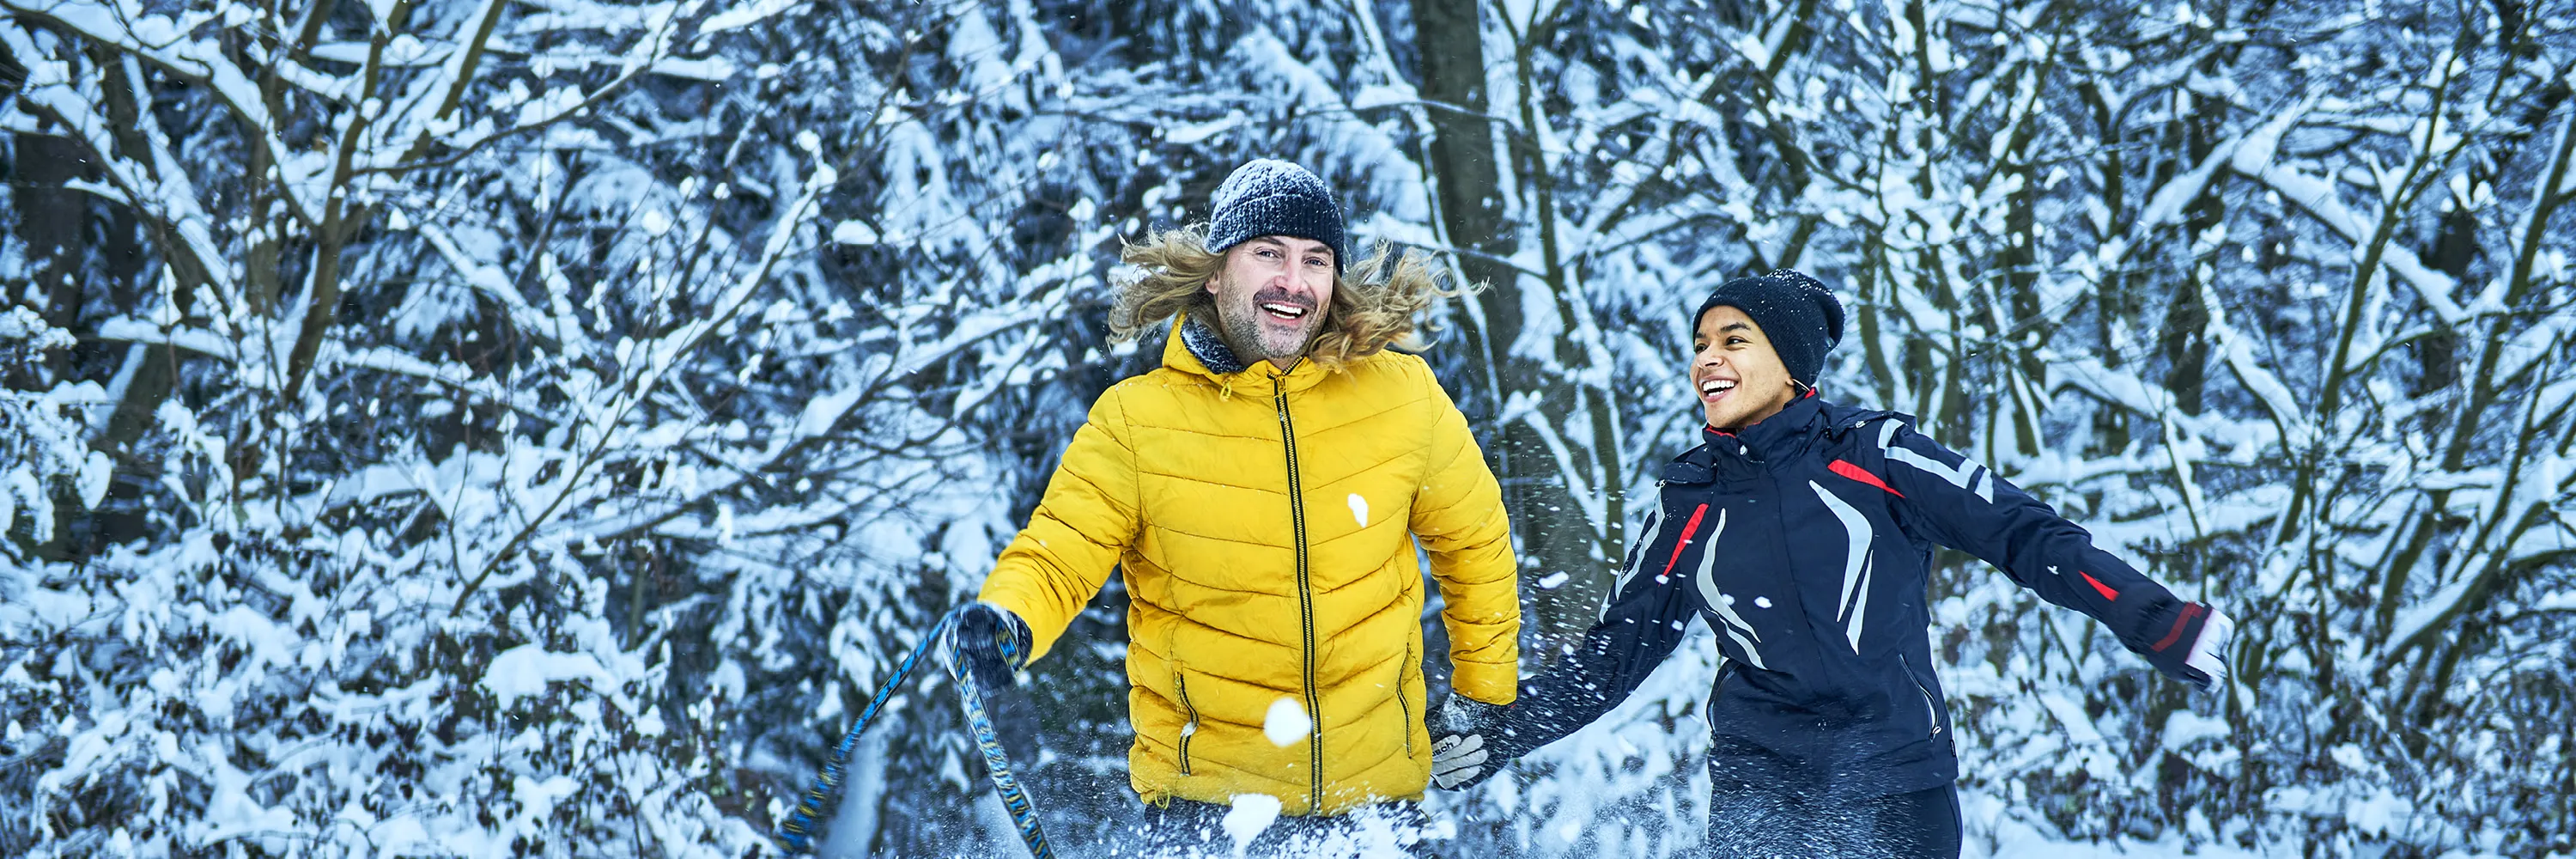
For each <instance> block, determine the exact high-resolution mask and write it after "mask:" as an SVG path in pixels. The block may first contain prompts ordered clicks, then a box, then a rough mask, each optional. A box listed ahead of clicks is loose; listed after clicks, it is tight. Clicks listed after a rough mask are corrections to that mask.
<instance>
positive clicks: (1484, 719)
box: [1426, 694, 1511, 790]
mask: <svg viewBox="0 0 2576 859" xmlns="http://www.w3.org/2000/svg"><path fill="white" fill-rule="evenodd" d="M1503 712H1504V708H1502V707H1497V706H1494V705H1492V704H1487V703H1485V702H1482V701H1478V700H1475V699H1473V698H1469V697H1467V696H1464V695H1457V694H1452V695H1450V696H1449V700H1447V701H1443V702H1441V704H1440V706H1439V707H1438V708H1435V709H1433V710H1432V711H1431V718H1430V719H1428V720H1426V721H1427V724H1426V727H1428V728H1430V730H1431V783H1432V784H1434V785H1437V786H1439V788H1440V789H1441V790H1460V789H1463V788H1468V787H1474V786H1475V785H1476V784H1477V783H1478V782H1482V781H1484V780H1485V779H1488V778H1492V777H1493V775H1494V774H1495V773H1498V772H1501V771H1502V770H1503V767H1504V766H1506V765H1509V764H1510V763H1511V758H1510V757H1507V756H1504V755H1503V754H1502V749H1501V748H1500V746H1499V745H1498V744H1494V743H1490V742H1488V740H1487V735H1488V734H1492V733H1494V732H1495V731H1496V730H1497V729H1498V728H1499V727H1500V725H1501V723H1502V716H1503Z"/></svg>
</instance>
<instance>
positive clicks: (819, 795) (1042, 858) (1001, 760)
mask: <svg viewBox="0 0 2576 859" xmlns="http://www.w3.org/2000/svg"><path fill="white" fill-rule="evenodd" d="M973 608H975V605H974V604H973V603H968V604H966V605H962V606H958V607H957V608H955V609H953V610H951V611H949V612H948V614H947V615H945V616H942V617H941V618H940V619H939V623H938V624H937V625H935V626H932V627H931V628H930V634H929V635H927V636H924V637H923V638H922V640H921V644H920V645H919V646H916V647H914V648H913V650H912V653H911V655H908V656H905V657H904V659H903V664H901V665H899V666H896V668H895V672H894V676H893V677H890V678H887V679H886V682H885V685H883V686H880V687H877V693H876V696H875V697H873V698H871V699H869V700H868V707H867V709H865V710H862V711H860V712H859V720H858V723H857V724H854V725H851V726H850V732H849V733H848V734H846V735H843V736H842V737H841V742H840V745H838V746H836V747H834V748H833V750H832V760H831V761H830V762H828V763H825V764H824V765H823V771H822V773H820V774H818V775H816V776H815V777H814V786H813V787H811V788H808V789H806V791H805V796H804V798H803V799H801V800H799V801H798V802H797V803H796V810H795V811H794V812H792V813H790V814H788V815H787V820H786V821H784V822H782V823H780V824H779V825H778V832H777V834H776V835H775V836H774V838H775V840H776V841H777V843H778V847H779V849H781V850H784V851H786V852H787V853H788V854H790V855H794V854H798V853H804V852H806V851H808V850H810V849H812V848H813V846H814V825H815V822H816V821H817V820H819V819H821V816H822V814H823V807H824V806H825V805H827V804H829V803H830V802H831V801H832V798H833V797H834V796H837V795H839V794H840V792H841V779H842V777H843V776H844V774H845V773H846V771H847V768H848V766H849V762H850V753H851V752H852V751H854V750H856V749H857V748H858V745H859V735H860V734H862V733H865V732H866V731H867V729H868V725H869V724H870V723H872V722H874V721H876V716H877V712H878V711H879V710H881V709H883V708H884V707H885V703H886V701H887V699H890V698H893V697H894V691H895V689H896V688H898V687H901V686H902V685H903V682H904V679H905V678H908V677H910V676H912V669H913V666H915V665H917V664H919V663H920V662H921V657H922V656H923V655H924V654H927V653H929V652H930V649H931V647H932V646H933V645H935V644H937V643H938V642H941V641H946V642H947V643H948V674H949V676H950V677H953V678H955V679H956V681H957V697H958V700H959V703H961V704H963V705H964V706H965V709H966V725H967V728H968V729H969V732H970V733H971V734H972V735H973V736H974V739H975V746H976V747H977V748H979V749H981V750H982V751H983V752H984V765H985V767H986V768H987V769H989V770H990V771H991V774H992V778H993V790H994V792H995V793H998V794H1000V795H1001V797H1002V807H1003V808H1005V809H1007V810H1009V811H1010V813H1011V822H1012V823H1013V824H1014V825H1015V826H1017V827H1018V829H1019V832H1020V841H1021V842H1022V843H1025V844H1027V845H1028V848H1029V855H1030V856H1032V857H1035V859H1055V850H1054V849H1053V848H1051V847H1049V846H1047V840H1046V832H1045V831H1044V830H1042V829H1040V828H1039V826H1038V815H1037V808H1036V806H1034V805H1032V804H1031V803H1030V802H1029V796H1028V793H1027V792H1026V791H1023V790H1021V789H1020V781H1019V779H1018V777H1016V776H1014V775H1013V774H1012V771H1011V759H1010V755H1008V754H1006V753H1004V752H1003V751H1002V743H1001V740H1000V739H999V738H998V736H997V733H998V732H996V731H995V730H994V728H993V719H992V717H991V716H989V715H987V714H986V713H985V711H984V694H983V690H982V688H980V687H979V686H977V685H976V683H975V672H974V671H973V670H972V669H971V668H969V663H968V661H967V658H966V652H965V648H966V642H963V641H959V640H956V636H955V634H954V632H955V630H956V629H957V627H958V626H959V623H958V621H959V620H960V619H961V618H963V617H964V616H965V614H966V612H967V611H969V610H971V609H973ZM998 646H999V647H1000V648H1001V650H1002V659H1003V661H1004V662H1005V663H1007V664H1011V665H1018V664H1021V661H1022V659H1023V655H1022V654H1021V653H1020V652H1019V650H1020V643H1019V641H1018V640H1016V639H1015V638H1014V637H1013V636H1010V635H1008V634H1005V635H1003V636H1001V640H1000V641H999V642H998Z"/></svg>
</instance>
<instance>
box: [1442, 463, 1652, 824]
mask: <svg viewBox="0 0 2576 859" xmlns="http://www.w3.org/2000/svg"><path fill="white" fill-rule="evenodd" d="M1661 516H1662V514H1661V512H1660V511H1658V512H1655V513H1649V514H1647V517H1646V521H1645V522H1643V523H1641V524H1642V526H1643V528H1642V533H1643V535H1644V536H1641V537H1639V538H1638V539H1637V542H1636V544H1635V545H1633V546H1631V547H1629V549H1628V557H1627V559H1626V560H1625V561H1624V562H1622V563H1621V564H1620V565H1619V578H1618V580H1617V581H1616V582H1614V583H1613V584H1612V585H1611V589H1610V593H1609V595H1608V596H1607V597H1606V598H1604V600H1603V602H1602V607H1601V620H1600V621H1599V622H1597V623H1594V624H1593V625H1592V629H1590V630H1589V631H1586V632H1585V633H1584V634H1583V641H1582V643H1580V644H1577V645H1575V647H1574V650H1573V651H1572V652H1570V653H1567V654H1566V655H1565V656H1564V658H1561V659H1558V660H1556V661H1555V662H1554V663H1551V664H1550V665H1548V667H1547V669H1546V671H1545V672H1543V673H1541V674H1540V675H1539V676H1538V677H1535V678H1531V679H1530V680H1529V682H1527V683H1526V684H1524V685H1523V687H1522V690H1521V697H1520V700H1518V701H1515V702H1512V705H1511V706H1509V707H1479V706H1473V705H1461V704H1459V703H1458V702H1457V700H1456V699H1454V698H1453V699H1452V700H1451V701H1449V702H1448V704H1447V705H1445V706H1443V707H1441V708H1440V709H1439V710H1437V711H1435V713H1434V716H1433V718H1432V724H1431V726H1430V727H1431V737H1432V740H1431V778H1432V783H1433V784H1437V785H1439V786H1440V787H1442V788H1447V789H1455V788H1462V787H1467V786H1469V785H1473V784H1475V783H1477V782H1480V781H1483V780H1485V779H1487V778H1490V777H1492V775H1493V774H1494V773H1496V772H1499V771H1501V770H1502V768H1503V767H1504V766H1505V765H1507V764H1509V763H1510V762H1511V761H1512V760H1513V759H1514V758H1518V757H1520V756H1522V755H1526V754H1529V753H1530V752H1531V751H1532V750H1535V749H1537V748H1538V747H1540V746H1544V745H1547V744H1549V743H1553V742H1556V741H1557V740H1560V739H1563V738H1564V737H1565V735H1567V734H1571V733H1574V732H1575V731H1577V730H1580V729H1582V727H1583V726H1585V725H1589V724H1592V720H1594V719H1598V718H1601V714H1603V713H1607V712H1609V711H1610V708H1612V707H1616V706H1619V702H1621V701H1625V700H1627V699H1628V695H1629V693H1631V692H1635V691H1636V690H1637V686H1638V685H1639V684H1641V683H1644V682H1645V681H1646V676H1647V675H1649V674H1652V673H1654V671H1655V666H1657V665H1660V664H1663V661H1664V657H1666V656H1670V655H1672V652H1673V648H1674V647H1676V646H1678V645H1679V644H1681V640H1682V638H1683V637H1684V636H1685V635H1686V634H1687V633H1688V631H1689V624H1690V615H1691V612H1692V608H1693V607H1692V604H1691V600H1690V597H1689V595H1688V591H1687V588H1688V587H1689V585H1688V583H1686V582H1683V581H1681V580H1680V577H1679V576H1680V575H1681V574H1677V573H1676V572H1675V571H1674V570H1673V569H1672V565H1671V564H1670V563H1668V562H1660V563H1659V562H1655V561H1653V560H1651V559H1650V558H1649V557H1647V556H1649V555H1651V554H1653V550H1654V548H1655V543H1656V537H1657V536H1658V535H1659V534H1660V533H1661V532H1662V531H1663V522H1662V520H1661ZM1671 554H1672V555H1674V556H1675V557H1676V558H1677V557H1678V554H1679V553H1678V551H1674V552H1671Z"/></svg>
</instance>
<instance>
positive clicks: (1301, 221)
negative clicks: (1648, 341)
mask: <svg viewBox="0 0 2576 859" xmlns="http://www.w3.org/2000/svg"><path fill="white" fill-rule="evenodd" d="M1213 203H1214V205H1213V208H1212V211H1211V212H1210V219H1209V223H1208V224H1207V225H1205V226H1204V227H1195V228H1186V229H1182V230H1175V231H1170V232H1161V233H1155V234H1152V235H1149V236H1148V237H1147V238H1146V241H1145V242H1144V243H1142V244H1137V245H1131V246H1130V247H1129V248H1128V251H1127V254H1126V258H1127V260H1128V261H1129V262H1130V263H1133V264H1135V265H1136V266H1137V267H1138V268H1139V269H1140V270H1142V272H1143V275H1142V276H1141V277H1140V278H1138V279H1136V280H1135V281H1134V282H1132V283H1129V284H1128V285H1126V286H1125V287H1124V288H1123V290H1122V292H1121V294H1120V296H1119V301H1118V306H1117V308H1116V311H1115V312H1114V313H1113V314H1112V318H1111V324H1112V328H1113V332H1114V334H1115V335H1116V336H1118V337H1121V338H1132V337H1134V336H1136V335H1137V334H1139V333H1141V332H1143V331H1145V330H1147V329H1149V328H1161V327H1163V326H1165V325H1167V324H1168V325H1169V330H1170V331H1171V338H1170V342H1169V343H1168V344H1167V345H1166V346H1165V347H1164V349H1163V364H1162V366H1161V367H1159V368H1156V369H1154V370H1152V371H1149V372H1146V373H1144V374H1143V375H1139V376H1135V377H1132V378H1129V379H1127V380H1125V381H1122V382H1120V383H1118V384H1117V385H1115V386H1112V387H1111V388H1110V389H1109V390H1108V391H1107V392H1105V393H1103V394H1101V396H1100V399H1099V400H1098V401H1097V402H1095V403H1094V404H1093V405H1092V407H1091V413H1090V418H1089V421H1088V422H1087V423H1085V424H1084V425H1083V426H1082V428H1081V429H1080V430H1078V431H1077V432H1075V433H1074V437H1073V442H1072V444H1071V445H1069V446H1068V447H1066V449H1065V452H1064V459H1063V461H1062V464H1060V465H1058V466H1057V468H1056V472H1055V475H1054V476H1053V477H1052V478H1051V479H1050V480H1049V481H1048V484H1047V490H1046V495H1045V497H1044V499H1043V500H1042V501H1041V502H1040V503H1039V505H1038V508H1037V510H1036V512H1035V513H1034V514H1032V515H1031V517H1030V521H1029V525H1028V528H1027V529H1026V530H1023V531H1021V532H1020V534H1019V537H1018V538H1017V539H1014V540H1013V541H1012V542H1011V544H1010V546H1009V547H1008V548H1007V549H1004V550H1003V552H1002V555H1001V559H1000V560H999V561H998V562H997V563H995V565H994V568H993V573H992V575H991V577H990V578H987V579H986V580H985V582H984V588H983V593H982V595H981V601H980V603H979V604H978V607H977V609H976V610H975V611H973V612H970V613H969V614H968V616H967V618H966V621H965V625H964V627H962V628H961V631H960V634H961V635H963V636H965V640H966V641H968V642H970V644H969V645H968V646H969V648H970V651H969V652H970V656H971V657H972V658H974V659H975V660H976V661H977V662H979V663H983V665H981V666H979V669H980V670H981V671H984V672H991V673H999V672H1002V671H1006V670H1008V669H1012V668H1017V667H1018V666H1011V665H1001V664H999V663H1000V662H1001V660H1002V657H1001V656H1000V654H1001V653H1002V652H1003V651H1002V650H1001V649H1000V648H999V647H998V646H996V643H997V642H998V641H1000V640H1001V637H1005V636H1007V637H1010V638H1015V639H1018V640H1019V642H1020V643H1021V644H1023V645H1025V646H1022V647H1018V648H1016V649H1015V650H1016V652H1019V653H1027V654H1030V658H1031V659H1034V658H1036V657H1039V656H1044V655H1045V654H1046V653H1047V651H1048V650H1049V649H1051V648H1053V647H1054V646H1055V644H1056V638H1057V637H1058V636H1060V635H1062V634H1063V632H1064V629H1065V627H1066V625H1067V624H1069V623H1071V622H1072V620H1073V617H1074V615H1075V614H1077V613H1079V612H1080V611H1082V608H1083V606H1084V604H1085V603H1087V602H1088V601H1089V600H1090V599H1091V597H1092V595H1093V594H1095V593H1097V592H1098V591H1099V590H1100V588H1101V586H1102V585H1103V584H1104V583H1106V582H1107V581H1108V578H1109V573H1110V571H1111V570H1112V569H1118V570H1123V571H1124V572H1125V575H1126V586H1127V593H1128V596H1129V597H1130V600H1131V601H1130V603H1129V608H1128V614H1127V630H1128V650H1127V654H1128V655H1127V679H1128V698H1127V706H1128V719H1129V722H1130V724H1131V725H1132V726H1133V727H1134V729H1135V732H1136V739H1135V744H1134V745H1133V747H1132V748H1131V750H1130V751H1129V754H1128V762H1129V780H1130V783H1131V784H1133V785H1134V787H1135V789H1136V792H1137V794H1138V795H1139V796H1140V797H1141V798H1142V799H1143V800H1144V802H1145V804H1146V806H1147V808H1146V809H1145V811H1144V817H1145V820H1146V821H1147V823H1146V825H1145V827H1144V829H1145V834H1146V836H1147V840H1148V841H1149V842H1150V846H1149V848H1148V849H1149V850H1162V849H1182V850H1186V849H1190V848H1193V847H1196V846H1199V845H1202V844H1205V845H1209V846H1217V847H1220V848H1223V849H1228V850H1230V849H1231V848H1232V847H1233V844H1232V842H1231V839H1230V838H1229V836H1228V834H1227V832H1226V829H1225V827H1224V826H1222V825H1221V824H1222V822H1223V821H1224V820H1225V818H1226V817H1227V815H1228V814H1229V812H1230V811H1231V810H1232V809H1230V808H1229V806H1236V805H1240V806H1243V809H1242V810H1243V811H1245V812H1249V817H1250V819H1252V820H1253V821H1254V822H1259V820H1261V819H1263V818H1266V816H1267V815H1268V814H1269V813H1271V812H1272V811H1273V810H1274V809H1275V811H1276V813H1277V814H1279V815H1280V816H1281V825H1277V826H1273V827H1271V829H1272V832H1271V833H1270V834H1269V835H1266V836H1265V837H1264V839H1263V840H1262V841H1259V842H1256V849H1262V847H1263V846H1265V845H1266V846H1267V847H1268V848H1269V849H1274V850H1277V849H1285V850H1293V851H1298V855H1312V853H1313V852H1314V851H1317V850H1318V849H1321V850H1324V851H1328V852H1329V851H1332V850H1333V848H1331V847H1327V846H1323V845H1322V843H1320V842H1319V841H1318V839H1322V840H1323V841H1332V840H1335V839H1340V840H1342V841H1343V842H1345V843H1347V842H1348V840H1349V839H1351V838H1354V837H1357V836H1359V835H1360V831H1361V830H1363V829H1372V827H1375V824H1365V825H1364V823H1363V821H1370V820H1392V821H1393V822H1394V823H1395V824H1396V826H1395V828H1397V829H1401V828H1402V827H1403V826H1404V825H1405V824H1406V823H1407V822H1412V823H1417V824H1418V822H1419V819H1420V816H1421V812H1420V810H1419V807H1418V805H1417V804H1416V801H1417V800H1419V799H1420V797H1421V795H1422V792H1423V788H1424V786H1425V785H1426V783H1427V781H1428V779H1429V774H1430V767H1431V743H1430V737H1429V736H1428V735H1427V734H1426V733H1425V730H1424V722H1423V720H1424V715H1425V714H1424V707H1425V704H1426V701H1425V699H1424V691H1423V677H1422V668H1421V665H1422V660H1423V659H1424V658H1425V654H1424V653H1423V652H1422V648H1423V638H1422V630H1421V622H1420V618H1421V617H1422V606H1423V602H1424V593H1423V591H1424V586H1423V577H1422V575H1421V572H1420V571H1421V569H1422V567H1421V563H1420V560H1419V558H1418V556H1417V554H1416V545H1417V543H1418V544H1419V546H1420V549H1421V550H1423V551H1427V552H1428V553H1429V557H1430V570H1431V578H1432V579H1433V580H1435V581H1436V582H1437V586H1438V587H1439V589H1440V594H1441V597H1442V598H1443V599H1444V600H1445V604H1444V607H1443V609H1442V610H1441V620H1442V622H1443V624H1444V625H1445V627H1446V629H1447V632H1448V637H1449V659H1450V662H1451V664H1452V665H1453V666H1454V669H1455V670H1454V671H1453V673H1452V677H1453V680H1452V687H1453V689H1454V690H1455V693H1456V694H1457V695H1460V696H1463V697H1465V698H1469V699H1473V700H1475V701H1480V702H1483V703H1486V704H1497V705H1499V704H1508V703H1511V701H1512V699H1513V697H1514V695H1515V690H1516V688H1517V687H1516V684H1517V680H1518V662H1519V648H1518V645H1517V643H1516V639H1517V636H1518V634H1519V629H1520V608H1519V599H1518V594H1517V590H1516V584H1515V575H1514V561H1513V557H1512V551H1511V540H1510V533H1509V524H1508V522H1507V520H1506V519H1505V516H1504V512H1503V508H1502V502H1501V494H1500V490H1499V489H1498V487H1497V486H1496V485H1495V482H1494V477H1493V474H1492V472H1491V471H1489V470H1487V469H1486V467H1485V462H1484V457H1483V455H1482V454H1481V453H1480V452H1479V451H1478V450H1477V447H1476V442H1475V439H1474V438H1473V437H1472V436H1471V435H1469V433H1468V431H1467V423H1466V419H1465V418H1464V417H1462V416H1461V415H1460V414H1459V413H1458V409H1457V407H1456V406H1455V405H1454V404H1452V403H1451V401H1450V399H1449V396H1448V395H1447V394H1446V393H1445V392H1443V391H1442V390H1441V388H1440V383H1439V382H1438V380H1436V379H1434V378H1432V375H1431V371H1430V368H1429V367H1427V366H1425V365H1424V364H1423V362H1422V360H1421V359H1420V358H1416V357H1414V356H1411V355H1406V354H1402V353H1398V352H1392V351H1387V350H1386V348H1385V347H1386V346H1387V345H1388V344H1390V343H1392V342H1395V341H1397V340H1398V339H1400V338H1404V337H1407V336H1409V335H1411V334H1412V331H1413V325H1414V322H1413V319H1414V316H1415V315H1416V314H1417V313H1418V312H1419V311H1421V310H1422V309H1423V308H1425V307H1426V306H1428V304H1429V302H1430V301H1431V300H1432V298H1433V297H1434V296H1436V295H1439V294H1441V289H1440V286H1439V280H1438V277H1437V273H1436V271H1435V270H1434V269H1433V268H1431V267H1430V266H1429V265H1428V264H1427V263H1426V262H1425V261H1424V260H1423V259H1421V258H1420V257H1418V256H1416V255H1410V254H1408V255H1405V256H1404V257H1402V258H1397V257H1396V256H1395V255H1394V254H1392V253H1391V252H1389V251H1387V250H1385V249H1383V248H1381V249H1380V250H1379V252H1378V253H1377V254H1375V255H1374V257H1373V258H1372V259H1370V260H1368V261H1366V262H1362V263H1359V264H1357V265H1355V266H1351V267H1350V268H1349V270H1347V271H1346V268H1345V266H1344V260H1345V259H1347V258H1348V253H1347V244H1346V241H1345V238H1344V233H1343V221H1342V213H1341V208H1340V206H1339V205H1338V204H1337V203H1335V202H1334V200H1333V197H1332V194H1331V192H1330V191H1329V190H1328V189H1327V188H1326V187H1325V186H1324V184H1323V182H1322V180H1320V179H1318V178H1316V177H1315V175H1314V174H1312V173H1309V172H1307V171H1306V170H1305V169H1303V168H1301V167H1298V166H1296V165H1294V164H1289V163H1286V162H1281V161H1269V160H1263V161H1255V162H1252V163H1249V164H1246V165H1244V166H1243V167H1242V168H1240V169H1238V170H1236V171H1235V172H1234V174H1233V175H1232V176H1230V177H1229V178H1228V179H1227V180H1226V182H1225V183H1224V184H1223V185H1222V186H1220V187H1219V188H1218V189H1217V192H1216V195H1215V198H1214V201H1213ZM988 676H989V674H988ZM1274 801H1275V802H1274ZM1363 812H1364V813H1363ZM1246 818H1247V816H1246V815H1237V816H1236V817H1235V818H1234V820H1235V821H1236V822H1237V826H1238V828H1239V827H1240V825H1241V821H1243V820H1245V819H1246ZM1372 831H1376V832H1380V833H1383V832H1386V831H1387V830H1386V829H1383V828H1375V829H1372ZM1399 837H1400V838H1404V839H1405V840H1408V841H1409V840H1412V837H1410V836H1399ZM1283 838H1297V839H1303V840H1302V841H1299V842H1298V843H1295V844H1287V843H1281V842H1282V839H1283ZM1415 849H1420V848H1419V847H1416V848H1415Z"/></svg>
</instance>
